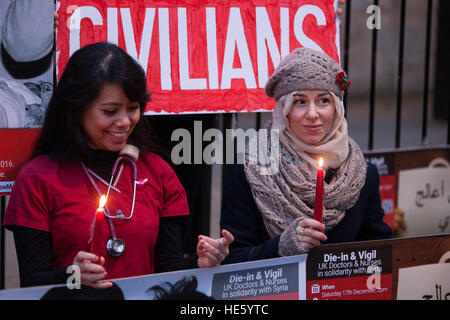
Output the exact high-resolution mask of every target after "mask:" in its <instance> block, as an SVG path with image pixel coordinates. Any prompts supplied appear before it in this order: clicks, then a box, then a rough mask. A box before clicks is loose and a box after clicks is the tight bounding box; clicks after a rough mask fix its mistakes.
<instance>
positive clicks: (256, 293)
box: [212, 263, 299, 300]
mask: <svg viewBox="0 0 450 320" xmlns="http://www.w3.org/2000/svg"><path fill="white" fill-rule="evenodd" d="M212 296H213V297H214V298H217V299H221V300H233V299H248V300H250V299H258V300H261V299H270V300H298V298H299V294H298V263H291V264H285V265H276V266H270V267H264V268H256V269H250V270H249V269H247V270H243V271H239V272H225V273H216V274H215V275H214V277H213V283H212Z"/></svg>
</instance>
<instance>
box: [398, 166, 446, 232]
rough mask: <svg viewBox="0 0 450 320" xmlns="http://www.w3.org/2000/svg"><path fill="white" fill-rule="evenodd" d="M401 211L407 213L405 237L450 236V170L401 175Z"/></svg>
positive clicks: (405, 172) (399, 189)
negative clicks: (449, 234) (447, 234)
mask: <svg viewBox="0 0 450 320" xmlns="http://www.w3.org/2000/svg"><path fill="white" fill-rule="evenodd" d="M398 199H399V200H398V207H399V208H400V209H402V210H403V211H404V213H405V222H406V225H407V228H406V230H405V232H404V234H403V236H405V237H412V236H419V235H431V234H441V233H448V232H450V227H449V224H450V168H418V169H411V170H402V171H400V173H399V186H398Z"/></svg>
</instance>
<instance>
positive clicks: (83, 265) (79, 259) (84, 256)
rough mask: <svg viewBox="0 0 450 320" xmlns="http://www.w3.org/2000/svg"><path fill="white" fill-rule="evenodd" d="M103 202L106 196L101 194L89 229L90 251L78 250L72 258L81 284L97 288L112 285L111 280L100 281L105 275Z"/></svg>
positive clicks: (104, 202)
mask: <svg viewBox="0 0 450 320" xmlns="http://www.w3.org/2000/svg"><path fill="white" fill-rule="evenodd" d="M105 204H106V197H105V196H102V197H101V198H100V204H99V206H98V208H97V210H96V212H95V217H94V221H93V223H92V227H91V230H90V233H91V238H90V245H91V249H90V251H91V252H85V251H79V252H78V253H77V255H76V256H75V258H74V260H73V265H76V266H78V268H79V269H80V282H81V284H83V285H87V286H91V287H93V288H97V289H105V288H109V287H111V286H112V282H109V281H102V280H103V279H105V277H106V275H107V272H106V269H105V268H104V264H105V258H104V257H102V256H101V253H102V252H103V251H104V248H105V244H104V243H102V241H101V240H102V233H103V224H104V220H105V210H104V206H105Z"/></svg>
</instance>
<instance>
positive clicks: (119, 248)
mask: <svg viewBox="0 0 450 320" xmlns="http://www.w3.org/2000/svg"><path fill="white" fill-rule="evenodd" d="M106 250H107V251H108V253H109V254H110V255H111V256H113V257H119V256H120V255H122V253H123V252H124V251H125V242H124V241H123V240H122V239H119V238H115V239H109V240H108V242H107V243H106Z"/></svg>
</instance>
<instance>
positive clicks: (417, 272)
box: [397, 263, 450, 300]
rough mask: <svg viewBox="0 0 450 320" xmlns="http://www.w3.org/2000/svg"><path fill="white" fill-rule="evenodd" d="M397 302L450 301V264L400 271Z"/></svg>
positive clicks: (430, 265)
mask: <svg viewBox="0 0 450 320" xmlns="http://www.w3.org/2000/svg"><path fill="white" fill-rule="evenodd" d="M397 300H450V263H437V264H428V265H423V266H417V267H411V268H401V269H399V270H398V289H397Z"/></svg>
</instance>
